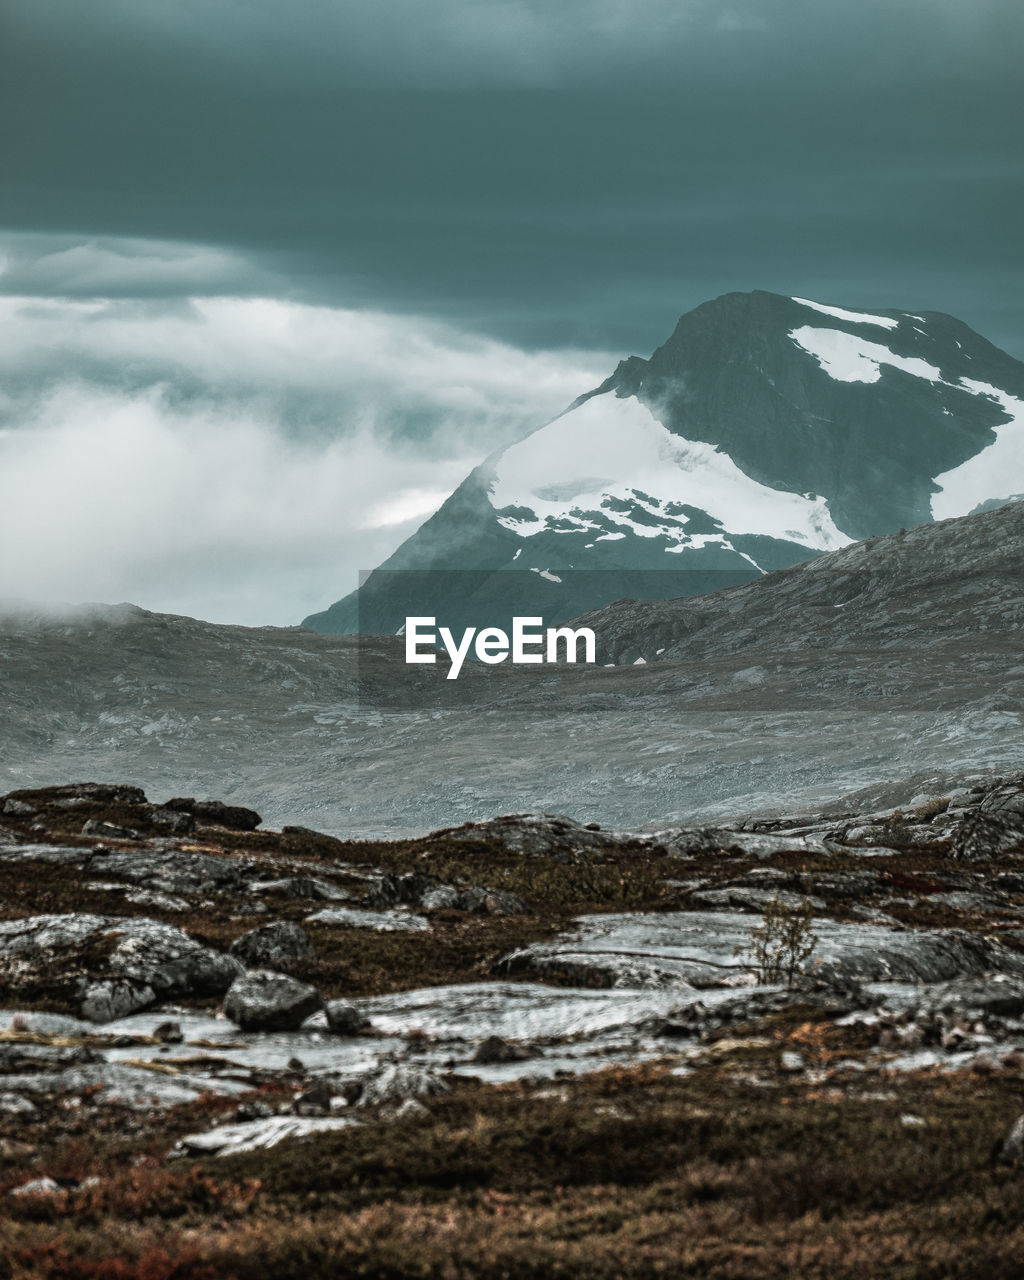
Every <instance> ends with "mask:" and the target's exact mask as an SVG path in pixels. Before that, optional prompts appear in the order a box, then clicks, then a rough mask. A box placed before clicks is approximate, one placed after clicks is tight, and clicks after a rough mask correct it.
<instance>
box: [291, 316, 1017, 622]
mask: <svg viewBox="0 0 1024 1280" xmlns="http://www.w3.org/2000/svg"><path fill="white" fill-rule="evenodd" d="M1022 492H1024V365H1022V364H1021V363H1020V362H1019V361H1017V360H1014V359H1013V358H1012V357H1010V356H1009V355H1007V354H1006V353H1004V352H1002V351H1000V350H999V349H998V348H996V347H994V346H993V345H992V344H991V343H989V342H987V341H986V340H985V339H984V338H982V337H980V336H979V335H978V334H976V333H974V332H973V331H972V330H971V329H969V328H968V327H967V325H965V324H963V323H961V322H960V321H958V320H956V319H954V318H953V317H951V316H947V315H943V314H941V313H939V312H922V313H908V312H901V311H893V310H882V311H877V312H870V313H868V312H861V311H850V310H847V309H845V308H842V307H835V306H826V305H823V304H821V303H817V302H811V301H809V300H807V299H801V298H788V297H782V296H779V295H776V294H771V293H764V292H761V291H755V292H753V293H730V294H726V295H724V296H723V297H721V298H717V299H715V300H714V301H712V302H707V303H705V304H703V305H702V306H700V307H697V308H696V309H695V310H694V311H691V312H689V313H688V314H687V315H684V316H683V317H682V318H681V319H680V321H679V323H678V324H677V326H676V329H675V332H674V333H673V334H672V336H671V337H670V338H669V340H668V341H667V342H666V343H665V344H664V345H663V346H661V347H659V348H658V350H657V351H655V352H654V354H653V355H652V356H651V358H650V359H649V360H644V359H641V358H640V357H638V356H630V357H629V358H628V359H625V360H623V361H622V362H621V363H620V364H619V366H618V368H617V369H616V370H615V372H614V373H613V374H612V376H611V377H610V378H608V379H607V381H606V382H604V383H602V385H601V386H600V387H598V388H597V389H596V390H594V391H592V392H590V393H588V394H586V395H584V396H581V397H580V399H578V400H577V401H576V402H575V403H574V404H573V405H571V406H570V407H569V409H567V410H566V411H565V413H563V414H561V415H560V416H559V417H557V418H556V419H555V420H554V421H553V422H551V423H548V424H547V425H546V426H544V427H541V428H540V429H539V430H537V431H534V432H533V433H532V434H530V435H528V436H526V437H525V438H524V439H522V440H520V441H518V442H517V443H515V444H512V445H510V446H508V447H507V448H505V449H502V450H499V451H498V452H496V453H494V454H492V455H491V456H490V457H489V458H487V459H486V461H485V462H483V463H482V464H481V465H480V466H479V467H477V468H476V469H475V470H474V471H473V472H472V473H471V474H470V475H469V476H468V477H467V478H466V480H465V481H464V482H463V483H462V484H461V485H460V486H459V488H458V489H457V490H456V491H455V492H454V493H453V494H452V495H451V497H450V498H449V499H448V500H447V502H445V503H444V505H443V506H442V507H441V508H440V509H439V510H438V511H437V512H436V513H435V514H434V515H433V516H432V517H431V518H430V519H429V520H427V521H426V523H425V524H424V525H423V526H422V527H421V528H420V529H419V530H418V531H417V532H416V533H415V534H414V535H413V536H412V537H411V538H409V539H408V540H407V541H406V542H405V543H404V544H403V545H402V546H401V547H399V549H398V550H397V551H396V552H395V554H394V555H393V556H391V557H390V559H388V560H387V561H385V562H384V564H383V565H381V566H380V567H379V568H378V569H377V570H375V571H374V572H373V573H372V574H370V575H369V576H368V578H367V579H366V580H365V581H364V582H363V583H362V585H361V586H360V588H359V589H358V590H357V591H356V592H353V593H352V594H350V595H349V596H346V597H345V598H344V599H342V600H340V601H338V602H337V603H336V604H334V605H332V606H331V607H330V608H329V609H327V610H325V611H324V612H323V613H318V614H314V615H312V616H311V617H309V618H307V619H306V620H305V625H306V626H308V627H311V628H312V629H314V630H317V631H321V632H325V633H351V632H357V631H360V632H363V633H378V634H395V633H396V632H397V631H399V629H400V628H401V626H402V625H403V623H404V621H405V618H406V616H408V615H413V614H427V615H433V616H437V617H438V619H439V621H440V622H442V623H444V622H447V623H449V624H450V625H458V626H466V625H470V624H473V625H482V624H483V623H488V624H492V625H503V626H507V621H508V618H509V616H510V615H512V614H516V613H519V614H526V615H534V614H539V615H542V616H543V617H545V618H546V619H547V620H548V621H549V622H550V621H556V620H563V619H565V618H568V617H571V616H573V615H574V614H578V613H581V612H584V611H586V610H589V609H592V608H595V607H599V606H601V605H603V604H606V603H608V602H609V601H612V600H614V599H617V598H619V597H621V596H633V597H642V598H651V599H653V598H663V599H664V598H671V597H678V596H692V595H698V594H704V593H707V592H709V591H714V590H717V589H719V588H722V587H726V586H733V585H736V584H739V583H742V582H745V581H749V580H751V579H753V578H756V577H758V576H759V575H761V574H762V573H765V572H768V571H770V570H773V569H778V568H782V567H785V566H788V565H793V564H796V563H798V562H801V561H804V560H807V559H808V558H810V557H813V556H817V555H820V554H822V553H823V552H829V551H832V550H835V549H837V548H839V547H842V546H844V545H846V544H847V543H849V542H851V541H853V540H856V539H862V538H867V537H872V536H876V535H879V534H884V533H889V532H893V531H895V530H897V529H900V528H904V527H910V526H913V525H917V524H920V523H922V522H924V521H929V520H933V519H945V518H948V517H951V516H960V515H966V514H968V513H969V512H972V511H975V510H982V509H986V508H988V507H991V506H992V505H998V504H999V503H1000V502H1002V501H1005V500H1007V499H1009V498H1011V497H1013V496H1015V495H1019V494H1021V493H1022Z"/></svg>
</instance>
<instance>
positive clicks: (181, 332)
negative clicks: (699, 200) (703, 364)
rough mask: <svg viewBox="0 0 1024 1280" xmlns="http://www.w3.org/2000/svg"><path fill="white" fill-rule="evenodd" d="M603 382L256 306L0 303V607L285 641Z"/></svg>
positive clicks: (380, 327) (558, 364)
mask: <svg viewBox="0 0 1024 1280" xmlns="http://www.w3.org/2000/svg"><path fill="white" fill-rule="evenodd" d="M613 365H614V359H613V358H612V357H610V356H607V355H604V354H603V353H598V354H594V353H573V352H539V353H529V352H523V351H520V350H517V349H515V348H512V347H509V346H505V345H503V344H500V343H496V342H492V341H489V340H483V339H478V338H475V337H473V336H471V335H467V334H465V333H461V332H459V331H458V330H455V329H453V328H450V327H446V326H444V325H440V324H437V323H433V322H428V321H424V320H418V319H415V318H409V317H396V316H390V315H385V314H380V313H376V314H374V313H366V312H357V311H343V310H335V309H330V308H324V307H308V306H301V305H297V304H292V303H286V302H281V301H275V300H269V299H250V300H241V299H234V298H204V299H194V300H192V301H191V302H190V303H188V304H187V305H182V304H180V303H172V304H157V303H145V304H139V303H123V302H122V303H115V302H110V301H90V302H70V301H62V300H54V299H46V300H39V299H28V298H0V378H2V379H3V385H4V386H6V387H8V388H10V390H9V391H8V393H7V395H6V399H4V398H3V396H2V394H0V415H2V419H3V423H4V427H3V430H2V431H0V549H2V554H0V599H2V598H7V599H11V598H19V599H27V600H34V601H66V602H69V603H76V602H81V601H85V600H103V601H110V602H117V601H121V600H130V601H131V602H133V603H135V604H139V605H142V606H143V607H145V608H150V609H156V610H160V611H166V612H177V613H185V614H190V615H193V616H198V617H203V618H207V619H210V620H212V621H218V622H237V623H246V624H254V625H255V624H263V623H275V624H290V623H294V622H297V621H298V620H299V619H301V618H302V617H303V616H304V615H305V614H307V613H309V612H312V611H313V610H316V609H320V608H324V607H326V605H328V604H329V603H331V601H333V600H335V599H337V598H338V597H339V596H341V595H343V594H344V593H346V592H347V591H348V590H350V589H352V587H354V586H355V585H356V581H357V574H358V571H359V570H360V569H369V568H372V567H373V566H374V565H376V564H377V563H379V561H380V560H381V559H383V558H384V557H385V556H387V555H388V554H390V552H391V551H392V550H393V549H394V548H395V547H396V546H397V545H398V544H399V543H400V542H401V541H402V540H403V539H404V538H405V537H407V536H408V535H409V534H410V533H411V532H412V531H413V530H414V529H415V528H416V527H417V525H418V524H419V523H421V522H422V520H423V519H424V518H425V517H426V516H427V515H429V514H430V512H431V511H433V510H434V509H435V508H436V507H437V506H438V505H440V502H441V501H443V499H444V497H445V496H446V495H447V494H448V493H449V492H451V490H452V489H453V488H454V487H455V486H456V485H457V484H458V483H459V481H460V480H462V478H463V477H464V476H465V475H466V474H467V472H468V471H469V470H470V469H471V468H472V467H473V466H475V465H476V463H477V462H479V461H480V459H481V458H482V457H483V456H484V455H485V454H486V453H487V452H489V451H490V450H491V449H492V448H494V447H495V445H497V444H498V443H503V442H506V441H508V440H510V439H515V438H517V437H518V436H520V435H522V434H524V433H525V432H527V431H529V430H531V429H533V428H534V427H536V426H538V425H540V424H541V423H543V422H545V421H547V420H548V419H549V418H551V417H552V416H553V415H554V414H556V413H558V412H560V411H561V410H562V409H564V408H565V406H566V405H567V404H568V403H569V402H570V401H571V400H572V399H573V398H574V397H575V396H577V395H578V394H579V393H580V392H582V391H584V390H586V389H588V388H590V387H592V386H594V385H595V383H596V382H598V381H600V380H601V379H602V378H603V377H604V376H606V375H607V373H608V372H609V370H610V368H611V367H613Z"/></svg>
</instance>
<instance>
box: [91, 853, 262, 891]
mask: <svg viewBox="0 0 1024 1280" xmlns="http://www.w3.org/2000/svg"><path fill="white" fill-rule="evenodd" d="M90 867H91V869H92V870H93V871H95V872H98V873H101V874H102V875H103V876H106V877H110V878H111V879H114V880H126V881H128V882H129V883H130V884H137V885H142V886H143V887H145V888H146V889H157V890H162V891H163V892H165V893H216V892H220V891H222V890H228V889H239V888H240V887H241V886H242V873H241V870H240V868H239V865H238V863H237V862H236V861H234V860H232V859H231V858H225V857H220V856H218V855H217V854H214V853H203V852H201V851H199V850H187V849H163V848H156V849H154V848H152V847H146V848H142V849H116V850H112V851H109V852H105V853H100V854H99V855H98V857H96V858H95V859H94V860H93V861H92V863H91V864H90Z"/></svg>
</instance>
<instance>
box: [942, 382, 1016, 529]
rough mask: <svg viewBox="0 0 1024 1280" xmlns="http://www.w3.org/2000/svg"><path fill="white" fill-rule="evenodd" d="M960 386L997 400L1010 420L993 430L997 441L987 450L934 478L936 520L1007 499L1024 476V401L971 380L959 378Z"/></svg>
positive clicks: (983, 383) (962, 514) (986, 384)
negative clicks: (996, 500)
mask: <svg viewBox="0 0 1024 1280" xmlns="http://www.w3.org/2000/svg"><path fill="white" fill-rule="evenodd" d="M959 385H960V386H963V387H966V388H967V390H968V391H973V392H974V393H975V395H982V396H991V397H992V399H993V400H997V401H998V402H999V404H1001V405H1002V407H1003V408H1004V409H1005V411H1006V413H1007V414H1008V415H1009V418H1010V420H1009V422H1004V423H1000V424H999V425H998V426H997V427H995V428H994V430H995V433H996V438H995V440H994V441H993V443H992V444H990V445H988V447H987V448H985V449H982V451H981V452H980V453H976V454H975V455H974V457H973V458H968V459H967V461H966V462H962V463H961V464H960V466H958V467H954V468H953V469H952V471H944V472H943V473H942V475H939V476H936V477H935V483H936V484H937V485H938V486H939V492H938V493H936V494H935V495H934V496H933V498H932V517H933V518H934V519H935V520H948V519H950V517H952V516H965V515H968V514H969V513H970V512H971V511H973V510H974V509H975V507H977V506H979V505H980V504H981V503H983V502H987V501H989V499H991V498H997V499H1002V498H1010V497H1012V496H1013V494H1014V492H1016V491H1017V490H1019V488H1020V484H1021V477H1022V476H1024V400H1020V399H1018V398H1017V397H1016V396H1012V395H1010V394H1009V392H1006V391H1000V389H999V388H998V387H993V386H991V385H990V384H989V383H987V382H977V381H975V380H974V379H973V378H961V379H960V383H959Z"/></svg>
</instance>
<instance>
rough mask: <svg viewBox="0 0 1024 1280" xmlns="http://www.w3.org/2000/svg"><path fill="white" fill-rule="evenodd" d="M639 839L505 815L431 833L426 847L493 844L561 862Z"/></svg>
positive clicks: (547, 816) (555, 816) (569, 822)
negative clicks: (453, 843)
mask: <svg viewBox="0 0 1024 1280" xmlns="http://www.w3.org/2000/svg"><path fill="white" fill-rule="evenodd" d="M638 838H639V837H637V836H636V835H635V834H632V833H627V834H626V835H625V836H623V835H620V834H618V833H616V832H614V831H602V830H601V829H600V828H599V827H597V826H596V825H595V824H593V823H589V824H584V823H581V822H577V821H576V820H575V819H574V818H567V817H566V816H565V815H564V814H561V813H508V814H504V815H502V816H501V817H499V818H491V819H490V820H488V821H486V822H466V823H464V824H463V825H462V826H461V827H445V828H442V829H441V830H439V831H432V832H431V833H430V835H429V836H427V838H426V843H428V844H433V843H437V842H438V841H441V840H446V841H447V840H451V841H459V842H462V841H466V842H470V841H472V842H473V843H476V842H480V843H494V844H497V845H500V846H501V847H502V848H504V849H507V850H509V851H510V852H513V853H522V854H525V855H527V856H528V857H548V858H556V859H559V858H564V859H566V860H568V859H571V858H573V857H574V856H578V855H579V854H600V853H604V852H606V851H607V850H609V849H613V848H617V847H619V846H620V845H622V844H623V843H628V842H633V841H636V840H637V839H638Z"/></svg>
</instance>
